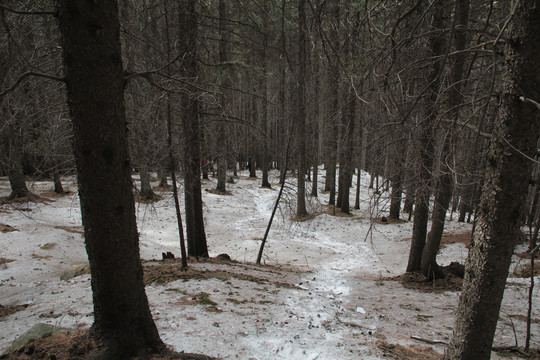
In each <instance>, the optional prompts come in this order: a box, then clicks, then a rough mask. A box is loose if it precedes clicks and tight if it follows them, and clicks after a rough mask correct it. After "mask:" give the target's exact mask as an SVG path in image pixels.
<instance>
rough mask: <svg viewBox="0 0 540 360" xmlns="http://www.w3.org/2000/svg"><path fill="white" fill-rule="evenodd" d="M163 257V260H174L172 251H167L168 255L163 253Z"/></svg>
mask: <svg viewBox="0 0 540 360" xmlns="http://www.w3.org/2000/svg"><path fill="white" fill-rule="evenodd" d="M161 257H162V258H163V260H167V259H174V254H173V253H172V252H170V251H167V252H166V253H161Z"/></svg>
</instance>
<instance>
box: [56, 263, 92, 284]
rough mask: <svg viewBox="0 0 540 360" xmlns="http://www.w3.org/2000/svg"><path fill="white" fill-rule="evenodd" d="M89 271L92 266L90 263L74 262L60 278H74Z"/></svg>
mask: <svg viewBox="0 0 540 360" xmlns="http://www.w3.org/2000/svg"><path fill="white" fill-rule="evenodd" d="M89 273H90V267H89V265H88V263H82V264H73V265H72V266H71V267H70V268H69V269H67V270H66V271H64V272H63V273H62V275H60V280H64V281H68V280H71V279H73V278H74V277H77V276H81V275H83V274H89Z"/></svg>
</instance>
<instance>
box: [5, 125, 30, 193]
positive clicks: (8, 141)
mask: <svg viewBox="0 0 540 360" xmlns="http://www.w3.org/2000/svg"><path fill="white" fill-rule="evenodd" d="M4 127H5V129H4V139H3V140H4V141H3V143H4V154H5V157H6V160H7V164H8V167H7V173H8V179H9V184H10V186H11V194H10V195H9V196H8V199H9V200H12V199H17V198H22V197H29V196H30V197H31V196H33V194H32V193H31V192H30V191H29V190H28V187H27V186H26V180H25V176H24V173H23V168H22V155H21V150H20V147H19V144H17V138H16V135H15V131H13V128H12V125H11V124H9V123H7V122H6V123H5V124H4Z"/></svg>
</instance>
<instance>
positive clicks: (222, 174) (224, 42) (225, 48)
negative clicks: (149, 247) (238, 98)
mask: <svg viewBox="0 0 540 360" xmlns="http://www.w3.org/2000/svg"><path fill="white" fill-rule="evenodd" d="M226 14H227V4H226V1H225V0H219V32H220V39H219V62H220V66H221V74H220V75H221V78H222V83H223V85H224V88H223V89H222V90H221V95H220V102H221V111H222V112H223V113H222V118H223V120H222V121H220V122H219V123H218V124H217V129H216V130H217V131H216V133H217V138H216V144H217V146H219V151H218V152H217V154H216V155H217V185H216V190H217V191H219V192H221V193H225V192H226V190H227V188H226V185H225V184H226V182H227V129H226V121H227V114H226V113H225V112H226V111H227V108H228V99H227V96H226V94H225V91H226V88H227V87H229V69H228V64H227V61H228V60H229V39H228V30H227V26H226V16H227V15H226Z"/></svg>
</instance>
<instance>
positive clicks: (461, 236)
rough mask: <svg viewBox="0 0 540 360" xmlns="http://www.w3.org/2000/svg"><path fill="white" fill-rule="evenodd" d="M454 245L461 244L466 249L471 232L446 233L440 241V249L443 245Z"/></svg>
mask: <svg viewBox="0 0 540 360" xmlns="http://www.w3.org/2000/svg"><path fill="white" fill-rule="evenodd" d="M456 243H462V244H465V246H466V247H467V248H468V247H469V245H470V244H471V232H470V231H467V232H463V233H446V234H443V237H442V239H441V247H442V246H445V245H450V244H456Z"/></svg>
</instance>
